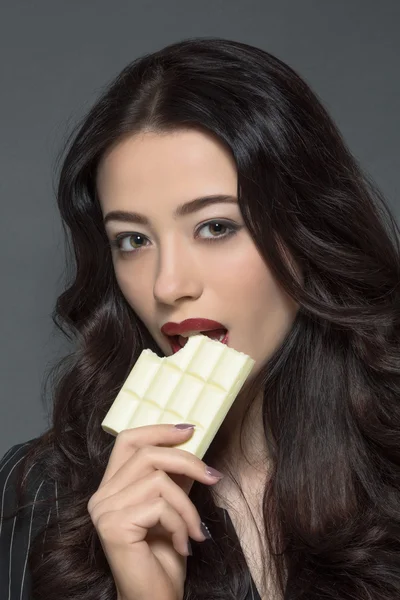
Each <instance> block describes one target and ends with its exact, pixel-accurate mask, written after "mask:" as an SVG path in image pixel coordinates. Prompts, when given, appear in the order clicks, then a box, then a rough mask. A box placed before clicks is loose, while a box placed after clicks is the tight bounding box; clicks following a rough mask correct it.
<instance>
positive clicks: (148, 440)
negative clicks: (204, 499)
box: [88, 425, 222, 600]
mask: <svg viewBox="0 0 400 600" xmlns="http://www.w3.org/2000/svg"><path fill="white" fill-rule="evenodd" d="M192 433H193V429H186V430H182V429H181V430H180V429H177V428H175V427H174V426H173V425H149V426H145V427H137V428H134V429H127V430H125V431H122V432H121V433H120V434H119V435H118V436H117V438H116V441H115V444H114V448H113V450H112V452H111V455H110V459H109V461H108V465H107V468H106V471H105V473H104V477H103V479H102V481H101V483H100V486H99V488H98V489H97V491H96V492H95V493H94V494H93V496H92V497H91V498H90V500H89V502H88V511H89V514H90V517H91V519H92V521H93V524H94V526H95V528H96V531H97V533H98V536H99V538H100V542H101V544H102V547H103V550H104V553H105V555H106V557H107V560H108V563H109V565H110V569H111V572H112V574H113V577H114V581H115V585H116V588H117V592H118V600H182V598H183V590H184V583H185V577H186V557H187V556H188V554H189V552H188V536H190V537H191V538H193V539H194V540H197V541H198V542H202V541H204V540H205V539H206V537H205V535H204V534H203V533H202V531H201V527H200V523H201V519H200V516H199V513H198V512H197V509H196V507H195V506H194V504H193V503H192V501H191V500H190V499H189V497H188V494H189V491H190V488H191V486H192V484H193V481H194V480H196V481H199V482H201V483H204V484H206V485H212V484H213V483H216V482H217V481H219V479H220V478H217V477H213V476H210V475H208V474H207V472H206V465H205V463H204V462H203V461H201V460H200V459H199V458H197V457H196V456H194V455H193V454H191V453H190V452H187V451H185V450H181V449H179V448H171V447H168V446H174V445H176V444H180V443H181V442H183V441H186V440H187V439H189V438H190V436H191V434H192ZM167 473H170V474H172V476H169V475H167ZM221 476H222V475H221Z"/></svg>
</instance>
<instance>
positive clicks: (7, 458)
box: [0, 440, 261, 600]
mask: <svg viewBox="0 0 400 600" xmlns="http://www.w3.org/2000/svg"><path fill="white" fill-rule="evenodd" d="M32 441H34V440H29V441H28V442H25V443H23V444H17V445H16V446H13V447H12V448H10V450H8V452H6V454H5V455H4V456H3V458H2V459H1V461H0V496H1V506H0V599H1V600H33V598H32V595H31V578H30V573H29V567H28V550H29V547H30V543H31V540H33V539H34V537H35V536H36V535H37V534H38V533H41V535H42V536H43V540H44V539H45V536H46V524H47V523H48V522H49V519H50V517H51V513H52V511H53V510H55V511H58V502H57V482H49V481H46V480H44V479H43V477H42V475H41V469H40V465H35V464H34V465H33V466H31V467H30V469H29V472H28V473H27V477H28V494H29V498H28V500H29V503H32V502H33V504H32V506H31V507H30V508H29V509H26V510H24V511H21V512H20V513H19V514H18V516H17V517H15V518H13V519H7V520H4V515H5V514H6V515H8V514H10V513H11V512H12V511H13V509H14V507H15V502H16V492H15V485H16V475H17V473H16V470H17V467H18V465H19V463H20V462H21V460H22V459H23V457H24V455H25V452H26V450H27V449H28V447H29V444H30V443H31V442H32ZM49 495H52V496H55V498H56V502H55V506H54V507H52V508H50V509H47V512H45V511H44V510H43V509H41V508H40V507H39V505H38V504H37V501H38V500H41V499H44V498H46V497H49ZM24 503H25V502H24ZM223 516H224V519H225V523H226V525H227V526H228V527H230V528H231V532H232V534H233V535H235V531H234V528H233V524H232V521H231V519H230V517H229V513H228V512H227V511H225V510H223ZM246 600H261V599H260V596H259V594H258V592H257V589H256V586H255V584H254V582H253V580H251V586H250V589H249V593H248V595H247V598H246Z"/></svg>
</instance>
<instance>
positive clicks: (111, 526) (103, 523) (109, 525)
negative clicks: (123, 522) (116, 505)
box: [96, 512, 116, 535]
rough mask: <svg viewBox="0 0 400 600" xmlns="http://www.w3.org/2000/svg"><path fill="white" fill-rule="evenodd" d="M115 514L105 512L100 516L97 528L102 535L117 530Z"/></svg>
mask: <svg viewBox="0 0 400 600" xmlns="http://www.w3.org/2000/svg"><path fill="white" fill-rule="evenodd" d="M115 525H116V523H115V513H113V512H105V513H102V514H101V515H99V517H98V519H97V524H96V528H97V530H98V531H99V532H100V533H101V534H102V535H107V534H108V532H110V531H114V530H115Z"/></svg>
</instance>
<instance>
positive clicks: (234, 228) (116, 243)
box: [110, 219, 241, 254]
mask: <svg viewBox="0 0 400 600" xmlns="http://www.w3.org/2000/svg"><path fill="white" fill-rule="evenodd" d="M215 224H217V225H223V226H224V227H226V228H227V229H228V230H229V231H228V233H224V234H223V235H218V236H217V237H209V238H201V240H202V241H203V242H218V241H220V240H221V241H222V240H225V239H227V238H230V237H231V236H232V235H235V234H236V233H237V232H238V231H239V229H241V227H240V226H239V225H236V224H234V223H231V222H227V221H224V220H222V219H215V220H213V221H207V223H203V224H202V225H201V226H200V227H199V228H198V229H197V232H199V231H201V229H203V228H204V227H207V226H210V225H215ZM133 235H140V237H142V238H146V236H145V235H143V234H141V233H136V232H127V233H120V234H118V235H117V236H116V237H115V238H114V239H113V240H111V241H110V246H111V247H112V248H116V249H117V250H119V251H120V252H121V253H122V254H136V252H138V251H139V250H141V249H142V248H145V247H146V246H141V247H140V248H132V250H122V248H121V245H122V241H123V240H124V239H126V238H129V237H131V236H133Z"/></svg>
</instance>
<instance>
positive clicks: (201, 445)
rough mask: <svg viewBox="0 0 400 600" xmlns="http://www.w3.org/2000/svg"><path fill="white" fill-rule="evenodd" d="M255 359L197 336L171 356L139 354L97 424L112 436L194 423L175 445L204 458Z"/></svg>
mask: <svg viewBox="0 0 400 600" xmlns="http://www.w3.org/2000/svg"><path fill="white" fill-rule="evenodd" d="M254 363H255V361H254V360H253V359H252V358H250V357H249V356H247V354H244V353H243V352H238V351H237V350H234V349H233V348H229V347H228V346H226V345H225V344H222V343H221V342H218V341H216V340H212V339H210V338H209V337H207V336H205V335H202V334H196V335H193V336H192V337H190V338H189V339H188V341H187V342H186V344H185V346H184V347H183V348H181V350H179V351H178V352H176V353H175V354H173V355H172V356H168V357H163V358H160V357H159V356H157V355H156V354H155V353H154V352H152V351H151V350H149V349H146V350H143V351H142V353H141V354H140V356H139V358H138V360H137V361H136V363H135V365H134V366H133V368H132V370H131V372H130V374H129V375H128V377H127V379H126V381H125V383H124V385H123V386H122V388H121V390H120V392H119V393H118V395H117V397H116V398H115V400H114V402H113V404H112V406H111V408H110V409H109V411H108V413H107V415H106V416H105V418H104V420H103V422H102V424H101V426H102V428H103V429H104V431H106V432H107V433H111V434H112V435H117V434H118V433H120V431H122V430H124V429H130V428H134V427H141V426H143V425H153V424H156V423H172V424H176V423H192V424H193V425H196V428H195V430H194V433H193V434H192V436H191V437H190V439H189V440H187V441H186V442H183V443H182V444H179V447H180V448H182V449H183V450H187V451H188V452H192V453H193V454H195V455H196V456H198V457H199V458H200V459H201V458H203V456H204V454H205V453H206V451H207V449H208V447H209V445H210V444H211V442H212V440H213V439H214V436H215V434H216V433H217V431H218V429H219V428H220V426H221V424H222V422H223V420H224V419H225V417H226V415H227V413H228V411H229V409H230V407H231V406H232V404H233V402H234V400H235V398H236V396H237V395H238V393H239V391H240V389H241V388H242V386H243V384H244V382H245V380H246V379H247V377H248V375H249V374H250V371H251V370H252V368H253V365H254Z"/></svg>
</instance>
